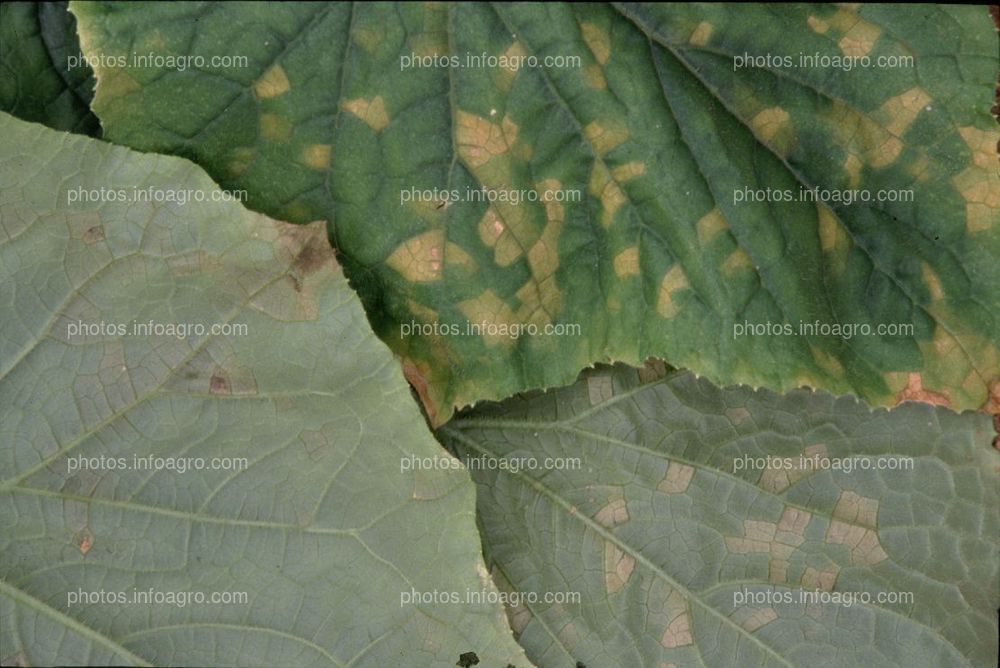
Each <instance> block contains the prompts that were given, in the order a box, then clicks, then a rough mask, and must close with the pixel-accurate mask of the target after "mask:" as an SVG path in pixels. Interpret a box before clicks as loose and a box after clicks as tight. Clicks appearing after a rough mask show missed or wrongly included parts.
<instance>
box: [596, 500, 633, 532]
mask: <svg viewBox="0 0 1000 668" xmlns="http://www.w3.org/2000/svg"><path fill="white" fill-rule="evenodd" d="M594 521H596V522H597V523H598V524H600V525H602V526H604V527H606V528H608V529H614V528H615V527H617V526H621V525H622V524H625V523H626V522H628V521H629V514H628V504H627V503H626V502H625V499H624V498H620V497H619V498H615V499H612V500H611V501H609V502H608V503H607V504H606V505H604V506H603V507H602V508H601V509H600V510H598V511H597V513H596V514H595V515H594Z"/></svg>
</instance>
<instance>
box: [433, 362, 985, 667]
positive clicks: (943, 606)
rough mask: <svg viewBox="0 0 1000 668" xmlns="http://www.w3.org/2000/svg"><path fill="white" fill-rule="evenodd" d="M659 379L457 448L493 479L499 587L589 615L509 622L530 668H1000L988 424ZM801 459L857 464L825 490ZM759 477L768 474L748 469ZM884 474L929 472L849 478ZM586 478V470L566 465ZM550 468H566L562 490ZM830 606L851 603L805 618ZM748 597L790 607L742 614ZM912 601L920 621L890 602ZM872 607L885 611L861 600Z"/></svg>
mask: <svg viewBox="0 0 1000 668" xmlns="http://www.w3.org/2000/svg"><path fill="white" fill-rule="evenodd" d="M651 375H652V374H651V370H650V369H648V368H646V369H643V370H642V371H641V372H638V373H637V371H636V370H634V369H631V368H627V367H624V366H617V367H614V368H612V367H603V366H602V367H598V368H597V369H596V370H592V371H590V372H587V373H585V374H583V375H582V377H581V379H580V380H579V381H578V382H577V383H576V384H575V385H572V386H570V387H567V388H562V389H558V390H555V391H550V392H547V393H542V392H534V393H529V394H527V395H521V396H518V397H515V398H512V399H509V400H506V401H504V402H502V403H501V404H485V405H483V406H480V407H478V408H476V409H473V410H472V411H471V412H468V413H466V414H460V415H459V416H458V417H457V418H456V419H455V420H454V421H453V422H452V423H451V424H449V425H447V426H445V427H443V428H442V429H441V430H440V431H439V436H440V437H442V438H443V439H444V442H445V443H447V444H448V445H449V447H450V448H451V449H453V451H454V452H456V453H457V454H458V456H459V457H460V458H462V459H465V460H467V461H470V462H474V461H479V464H478V468H475V467H473V466H470V468H471V469H472V470H473V477H474V479H475V481H476V482H477V485H478V489H479V498H478V512H479V517H480V526H481V528H482V533H483V540H484V549H485V554H486V556H487V563H488V564H489V565H490V567H491V569H492V571H493V572H494V575H495V578H496V579H497V580H498V583H506V584H504V585H503V587H505V588H511V590H512V591H513V592H515V593H520V594H522V595H526V594H525V592H537V593H538V595H539V597H541V595H542V594H544V593H545V592H580V594H581V600H580V602H579V603H574V602H572V601H571V602H568V603H561V602H556V603H546V602H545V601H544V600H542V599H541V598H539V600H538V601H537V602H535V603H531V602H528V603H526V604H524V605H523V606H520V607H512V608H511V610H510V618H511V623H512V627H513V628H514V630H515V632H516V633H517V634H518V636H519V641H520V642H521V644H522V645H523V646H524V647H525V649H526V650H527V652H528V656H529V658H531V659H532V660H533V661H535V662H536V663H537V664H538V665H539V666H545V667H548V666H553V667H554V666H568V665H572V662H573V661H574V660H575V661H583V662H584V664H586V665H588V666H636V667H638V666H648V667H650V668H659V667H662V666H685V667H686V666H710V667H713V668H714V667H723V666H831V667H843V668H848V667H856V666H880V667H881V666H905V667H907V668H918V667H926V668H939V667H943V666H948V667H951V666H976V667H982V668H986V667H988V666H993V665H994V664H995V660H996V652H997V618H996V609H997V607H998V605H1000V583H998V568H1000V566H998V563H1000V562H998V554H997V537H998V533H1000V520H998V507H1000V489H998V484H1000V483H998V481H1000V477H998V471H1000V453H998V452H997V451H996V450H994V449H993V448H992V447H991V446H990V439H991V438H993V434H992V432H993V428H992V425H991V424H990V420H989V418H988V417H987V416H984V415H981V414H976V413H965V414H962V415H958V414H955V413H953V412H951V411H948V410H945V409H941V408H937V407H931V406H928V405H925V404H917V403H909V402H908V403H905V404H903V405H901V406H900V407H898V408H895V409H893V410H891V411H887V410H885V409H877V410H874V411H872V410H871V409H869V408H867V407H865V406H864V405H863V404H860V403H859V402H857V401H856V400H855V399H853V398H850V397H842V398H836V397H833V396H831V395H829V394H826V393H823V392H816V393H813V392H810V391H806V390H796V391H793V392H791V393H789V394H788V395H786V396H778V395H775V394H773V393H771V392H769V391H765V390H758V391H753V390H751V389H749V388H746V387H732V388H726V389H720V388H718V387H716V386H714V385H712V384H710V383H709V382H708V381H707V380H705V379H698V378H696V377H695V376H693V375H692V374H690V373H687V372H683V373H678V372H674V373H671V374H667V375H661V374H655V375H656V376H657V377H656V378H655V379H651V378H650V376H651ZM803 453H807V454H808V455H809V456H813V455H817V454H819V455H820V456H821V457H827V458H829V459H830V461H831V462H832V461H834V460H837V461H838V465H837V467H836V468H834V467H833V465H832V464H831V465H830V466H828V467H827V470H815V467H814V469H813V470H811V471H810V470H808V469H806V468H804V467H803V466H801V464H800V462H799V460H798V457H799V456H800V455H801V454H803ZM744 456H748V457H750V458H765V462H764V464H765V466H764V467H763V468H752V467H751V466H742V467H737V466H736V464H735V461H736V460H739V459H740V458H742V457H744ZM768 456H770V457H772V458H786V457H787V458H792V459H791V462H792V465H793V468H794V470H790V469H789V467H788V466H787V463H786V462H785V460H783V459H779V460H776V459H772V460H771V462H772V463H771V465H770V466H768V465H767V462H766V458H767V457H768ZM887 456H908V457H912V458H913V466H912V467H911V468H909V469H904V468H900V469H899V470H878V469H873V468H862V466H863V465H862V464H860V463H858V464H856V465H855V466H854V470H848V469H846V468H845V467H844V466H843V462H844V458H847V457H859V458H865V459H866V460H867V461H869V462H874V461H876V459H877V458H880V457H887ZM573 457H580V458H581V465H580V466H579V467H578V468H574V467H572V466H569V465H567V464H566V463H565V462H566V461H567V460H566V459H565V458H573ZM482 458H485V459H482ZM531 458H535V461H536V462H538V464H539V465H538V466H535V467H531V466H530V465H529V463H528V462H530V459H531ZM546 458H552V459H553V461H561V462H563V464H562V465H561V466H562V469H559V468H557V467H552V466H549V467H548V470H546V467H544V466H541V463H542V462H544V461H545V460H546ZM883 461H887V460H883ZM484 462H492V464H489V465H486V464H485V463H484ZM518 466H520V467H521V468H520V469H519V470H516V469H517V467H518ZM740 468H743V469H746V470H739V469H740ZM512 471H514V472H512ZM817 589H821V590H823V591H824V592H829V593H828V594H826V595H827V596H830V595H833V594H837V595H839V596H840V597H841V600H840V601H837V600H836V599H833V600H824V601H822V602H816V601H808V600H803V599H799V598H797V597H798V596H799V595H798V593H797V592H798V591H799V590H806V591H809V592H815V591H816V590H817ZM744 590H748V591H751V592H757V594H758V595H760V596H767V595H769V594H770V595H771V596H772V598H771V599H761V600H759V601H756V602H748V601H747V599H746V598H743V599H737V598H734V592H737V591H738V592H740V593H743V591H744ZM907 592H910V593H912V601H911V602H907V601H902V602H892V601H887V600H882V601H879V600H878V599H876V598H875V597H877V596H878V595H879V593H883V594H885V593H889V594H898V593H907ZM865 594H867V595H868V596H871V597H872V598H871V600H870V601H869V602H865V601H864V600H863V599H861V598H857V597H861V596H864V595H865ZM776 595H777V596H779V597H784V596H786V595H787V596H792V597H793V599H792V600H791V601H790V602H786V601H784V600H782V598H775V596H776ZM845 596H855V597H856V598H854V599H853V600H854V602H853V604H852V605H843V604H842V603H843V602H844V601H847V599H845V598H844V597H845Z"/></svg>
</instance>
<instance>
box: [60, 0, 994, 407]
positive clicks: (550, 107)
mask: <svg viewBox="0 0 1000 668" xmlns="http://www.w3.org/2000/svg"><path fill="white" fill-rule="evenodd" d="M72 11H74V12H75V14H76V15H77V17H78V19H79V22H80V35H81V42H82V44H83V50H84V53H85V54H88V55H98V54H103V55H107V56H119V55H123V54H126V53H128V52H130V51H132V50H139V51H141V52H145V51H148V50H152V51H153V52H155V53H157V54H160V55H163V56H178V57H179V56H201V57H202V58H203V60H204V63H205V64H204V65H203V66H201V67H193V68H186V69H184V70H183V71H181V70H179V69H177V68H173V69H171V68H169V67H131V66H127V67H124V68H117V67H107V66H104V67H100V66H99V67H98V68H97V70H96V74H97V79H98V86H97V93H96V97H95V100H94V109H95V111H96V112H97V114H98V115H99V116H100V118H101V120H102V123H103V124H104V126H105V129H106V132H107V134H108V136H109V137H110V138H111V139H112V140H114V141H116V142H119V143H123V144H127V145H130V146H133V147H136V148H140V149H142V150H147V151H161V152H169V153H176V154H180V155H184V156H186V157H190V158H192V159H193V160H195V161H196V162H198V163H199V164H201V165H202V166H204V167H205V169H206V170H207V171H208V172H209V173H210V174H212V175H213V176H214V177H215V178H217V179H218V180H219V182H220V183H222V184H223V185H224V186H225V187H227V188H232V189H245V190H246V191H247V192H248V196H249V200H248V202H249V206H251V207H252V208H255V209H258V210H261V211H264V212H266V213H268V214H269V215H273V216H276V217H279V218H282V219H286V220H292V221H295V222H302V223H305V222H310V221H313V220H320V219H322V220H331V221H332V222H333V241H334V244H335V245H336V247H337V249H338V251H339V252H340V253H341V254H342V257H343V259H344V263H345V271H346V272H347V274H348V276H349V277H350V279H351V281H352V282H353V284H354V286H355V287H356V288H357V290H358V292H359V294H360V295H361V298H362V301H363V303H364V305H365V307H366V310H367V312H368V315H369V318H370V320H371V322H372V324H373V327H374V328H375V330H376V333H377V334H378V335H379V336H380V337H381V338H382V339H383V340H384V341H386V342H387V343H388V344H389V346H390V347H391V348H392V349H393V350H394V351H395V352H396V353H397V354H399V355H401V356H402V357H404V358H405V360H406V361H407V364H408V365H409V367H408V368H411V369H414V370H420V371H419V373H421V374H426V375H424V376H423V377H422V379H421V381H420V384H421V386H422V388H423V389H422V391H421V396H422V397H423V398H424V400H425V402H426V403H427V406H428V413H429V414H430V415H433V416H435V418H434V419H435V420H436V422H437V423H441V422H443V421H445V420H446V419H447V418H448V416H449V415H450V414H451V412H452V409H453V407H454V406H461V405H464V404H468V403H472V402H474V401H476V400H478V399H481V398H484V397H485V398H500V397H503V396H508V395H510V394H512V393H514V392H516V391H520V390H524V389H527V388H532V387H549V386H555V385H561V384H565V383H567V382H569V381H571V380H572V378H574V377H575V374H576V373H577V371H578V370H579V369H580V368H582V367H585V366H587V365H589V364H591V363H593V362H594V361H601V360H609V359H610V360H623V361H632V362H638V361H640V360H643V359H645V358H646V357H648V356H657V357H662V358H665V359H668V360H669V361H670V362H671V363H672V364H674V365H676V366H679V367H687V368H690V369H692V370H694V371H696V372H698V373H700V374H704V375H705V376H707V377H708V378H711V379H712V380H714V381H716V382H720V383H736V382H738V383H745V384H749V385H752V386H767V387H769V388H772V389H774V390H777V391H785V390H788V389H791V388H794V387H798V386H803V385H805V386H809V387H815V388H824V389H827V390H830V391H833V392H836V393H853V394H855V395H856V396H858V397H860V398H861V399H863V400H865V401H868V402H870V403H872V404H876V405H893V404H895V403H898V402H899V401H901V400H905V399H911V398H919V397H920V396H921V395H920V393H919V392H913V391H912V385H911V378H913V375H914V374H916V375H917V377H918V378H919V383H920V388H921V389H920V392H927V393H932V396H934V397H935V398H938V399H940V401H941V402H942V403H945V404H946V405H948V406H951V407H952V408H955V409H957V410H962V409H967V408H975V409H986V410H991V408H990V407H991V406H992V404H990V403H989V402H990V398H989V397H990V391H991V387H996V383H997V379H998V378H1000V353H998V345H1000V293H998V291H997V290H996V289H995V286H996V285H998V284H1000V226H998V224H997V223H998V222H1000V177H998V161H997V155H996V144H997V141H998V139H1000V130H998V126H997V124H996V122H995V119H994V118H992V116H991V115H990V112H989V109H990V106H991V104H992V101H993V96H994V93H993V88H994V85H995V82H996V74H997V70H998V63H1000V59H998V54H997V45H996V33H995V30H994V28H993V26H992V24H991V21H990V19H989V16H988V14H987V11H986V9H985V8H982V7H974V6H961V7H960V6H933V5H929V6H925V7H923V8H922V9H921V11H919V12H915V11H913V9H912V8H910V7H904V6H900V5H884V4H882V5H878V4H876V5H845V6H840V7H837V6H829V7H827V6H805V5H783V6H780V7H771V6H763V5H759V6H755V5H749V6H747V5H730V4H715V5H700V4H674V5H655V4H648V5H647V4H627V3H623V4H614V5H605V4H586V5H583V4H571V3H548V4H539V3H515V4H499V5H483V4H462V3H454V4H453V3H401V4H399V5H395V4H394V3H368V4H361V5H349V4H347V3H325V4H319V3H316V4H313V3H301V4H300V3H284V4H281V5H264V4H257V5H241V6H235V5H232V4H225V3H220V4H215V5H209V6H201V5H194V4H189V3H170V4H158V5H155V6H146V5H141V6H140V5H118V4H109V3H79V4H74V5H72ZM195 19H197V20H195ZM226 56H242V57H244V58H246V62H245V63H243V64H242V65H241V66H239V67H235V66H229V65H227V64H226V63H227V62H228V61H225V60H224V57H226ZM213 58H217V59H221V60H218V63H219V64H213V63H215V62H216V61H214V60H213ZM105 62H106V60H105ZM179 100H182V101H183V104H178V101H179ZM315 147H322V148H318V149H317V148H315ZM908 388H910V389H908Z"/></svg>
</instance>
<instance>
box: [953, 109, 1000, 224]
mask: <svg viewBox="0 0 1000 668" xmlns="http://www.w3.org/2000/svg"><path fill="white" fill-rule="evenodd" d="M958 132H959V134H960V135H961V136H962V139H963V140H964V141H965V143H966V144H967V145H968V146H969V148H970V149H971V151H972V165H971V166H970V167H967V168H966V169H965V170H963V171H962V172H961V173H959V174H958V175H957V176H955V177H953V178H952V184H953V185H954V186H955V189H956V190H957V191H958V193H959V194H960V195H961V196H962V198H963V199H964V200H965V202H966V204H965V228H966V230H967V231H968V232H969V233H970V234H977V233H979V232H985V231H987V230H990V229H992V228H993V226H994V225H996V223H997V221H1000V157H998V154H997V146H998V144H1000V130H980V129H978V128H975V127H971V126H969V127H962V128H959V130H958Z"/></svg>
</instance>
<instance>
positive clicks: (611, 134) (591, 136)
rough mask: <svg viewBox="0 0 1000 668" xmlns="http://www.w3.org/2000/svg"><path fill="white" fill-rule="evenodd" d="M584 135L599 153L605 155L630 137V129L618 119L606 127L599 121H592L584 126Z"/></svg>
mask: <svg viewBox="0 0 1000 668" xmlns="http://www.w3.org/2000/svg"><path fill="white" fill-rule="evenodd" d="M583 136H584V137H586V138H587V141H589V142H590V144H591V146H593V147H594V151H595V152H596V153H597V155H600V156H603V155H605V154H606V153H608V151H611V150H612V149H614V148H616V147H618V146H621V145H622V144H623V143H625V141H626V140H627V139H628V138H629V133H628V130H627V129H626V128H625V127H623V126H622V125H621V124H620V123H618V122H617V121H613V122H611V123H609V124H608V125H607V127H605V126H604V125H602V124H601V123H598V122H597V121H592V122H590V123H588V124H587V126H586V127H585V128H583Z"/></svg>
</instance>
